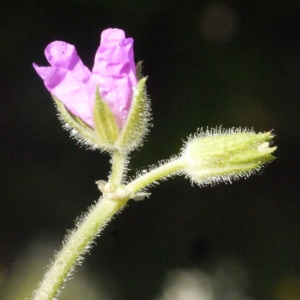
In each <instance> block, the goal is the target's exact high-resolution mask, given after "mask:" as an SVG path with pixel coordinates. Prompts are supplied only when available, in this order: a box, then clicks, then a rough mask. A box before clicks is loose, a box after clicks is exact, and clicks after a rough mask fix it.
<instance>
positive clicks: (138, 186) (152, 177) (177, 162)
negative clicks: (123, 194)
mask: <svg viewBox="0 0 300 300" xmlns="http://www.w3.org/2000/svg"><path fill="white" fill-rule="evenodd" d="M185 166H186V161H185V160H184V159H183V158H177V159H172V160H170V161H169V162H167V163H165V164H163V165H161V166H159V167H157V168H155V169H153V170H151V171H149V172H147V173H145V174H143V175H140V176H139V177H138V178H137V179H135V180H133V181H132V182H130V183H129V184H128V185H127V187H128V188H129V189H131V190H132V191H133V192H134V193H137V192H138V191H139V190H142V189H143V188H145V187H146V186H148V185H150V184H152V183H153V182H155V181H158V180H161V179H164V178H166V177H168V176H172V175H174V174H176V173H180V172H181V171H182V170H183V169H184V168H185Z"/></svg>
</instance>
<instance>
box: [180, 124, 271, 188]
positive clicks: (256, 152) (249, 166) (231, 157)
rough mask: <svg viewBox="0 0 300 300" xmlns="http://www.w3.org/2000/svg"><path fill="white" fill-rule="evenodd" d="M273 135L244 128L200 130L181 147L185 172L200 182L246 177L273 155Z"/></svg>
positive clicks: (268, 160)
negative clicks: (271, 142) (271, 145)
mask: <svg viewBox="0 0 300 300" xmlns="http://www.w3.org/2000/svg"><path fill="white" fill-rule="evenodd" d="M273 137H274V136H273V134H272V133H271V132H264V133H255V132H253V131H252V130H250V131H249V130H246V129H245V130H242V129H230V130H222V129H221V128H216V129H214V130H211V131H206V132H205V133H204V132H203V131H201V132H200V133H199V134H197V135H196V136H195V137H193V138H190V139H189V141H188V142H187V143H186V145H185V147H184V148H183V149H182V158H183V159H185V161H186V167H185V170H184V172H185V173H186V175H187V176H188V177H189V178H190V179H191V180H192V181H193V182H196V183H198V184H199V185H200V186H202V185H207V184H215V183H218V182H221V181H225V182H226V181H227V182H231V181H232V180H236V179H239V178H243V177H248V176H250V175H251V174H253V173H255V172H256V171H258V170H260V169H261V167H262V166H263V165H265V164H266V163H268V162H270V161H272V160H273V159H274V158H275V157H274V156H273V155H272V153H273V152H274V151H275V150H276V147H270V141H271V140H272V139H273Z"/></svg>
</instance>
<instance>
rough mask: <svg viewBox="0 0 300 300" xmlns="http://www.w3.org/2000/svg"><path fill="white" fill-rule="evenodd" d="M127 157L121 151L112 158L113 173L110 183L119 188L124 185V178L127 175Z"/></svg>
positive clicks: (116, 152)
mask: <svg viewBox="0 0 300 300" xmlns="http://www.w3.org/2000/svg"><path fill="white" fill-rule="evenodd" d="M127 160H128V159H127V156H126V155H125V154H123V153H121V152H119V151H115V152H114V153H113V154H112V157H111V165H112V167H111V173H110V178H109V181H110V183H111V184H112V185H113V186H115V187H117V186H119V185H120V184H122V180H123V177H124V175H125V173H126V166H127Z"/></svg>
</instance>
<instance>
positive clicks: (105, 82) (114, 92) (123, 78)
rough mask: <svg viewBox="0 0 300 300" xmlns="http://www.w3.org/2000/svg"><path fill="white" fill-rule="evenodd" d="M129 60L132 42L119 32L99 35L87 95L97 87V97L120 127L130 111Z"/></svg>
mask: <svg viewBox="0 0 300 300" xmlns="http://www.w3.org/2000/svg"><path fill="white" fill-rule="evenodd" d="M135 72H136V69H135V63H134V59H133V39H131V38H125V33H124V31H123V30H119V29H107V30H105V31H103V32H102V35H101V44H100V47H99V48H98V50H97V53H96V56H95V63H94V67H93V70H92V76H91V79H90V84H89V86H90V93H92V92H93V87H95V86H98V87H99V91H100V94H101V97H102V98H103V100H104V101H106V102H107V103H108V105H109V106H110V108H111V110H112V112H113V114H114V116H115V118H116V121H117V124H118V125H119V127H122V125H123V124H124V122H125V121H126V119H127V116H128V112H129V109H130V105H131V101H132V95H133V89H134V87H136V85H137V79H136V75H135Z"/></svg>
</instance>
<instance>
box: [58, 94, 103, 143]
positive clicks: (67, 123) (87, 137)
mask: <svg viewBox="0 0 300 300" xmlns="http://www.w3.org/2000/svg"><path fill="white" fill-rule="evenodd" d="M52 97H53V100H54V102H55V105H56V108H57V111H58V115H59V119H60V120H61V122H62V123H63V124H64V127H65V128H66V129H67V130H69V131H70V132H71V135H72V136H74V137H75V138H76V139H77V140H78V141H79V142H81V143H82V144H84V145H86V146H89V147H90V148H92V149H95V148H100V149H101V148H102V147H103V146H104V145H103V144H102V143H101V141H99V140H98V138H97V136H96V134H95V131H94V130H93V128H91V127H90V126H89V125H88V124H86V123H85V122H84V121H82V120H81V119H80V118H79V117H77V116H75V115H74V114H72V113H71V112H70V111H69V110H68V109H67V108H66V107H65V105H64V104H63V102H62V101H60V100H59V99H57V98H56V97H54V96H53V95H52Z"/></svg>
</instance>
